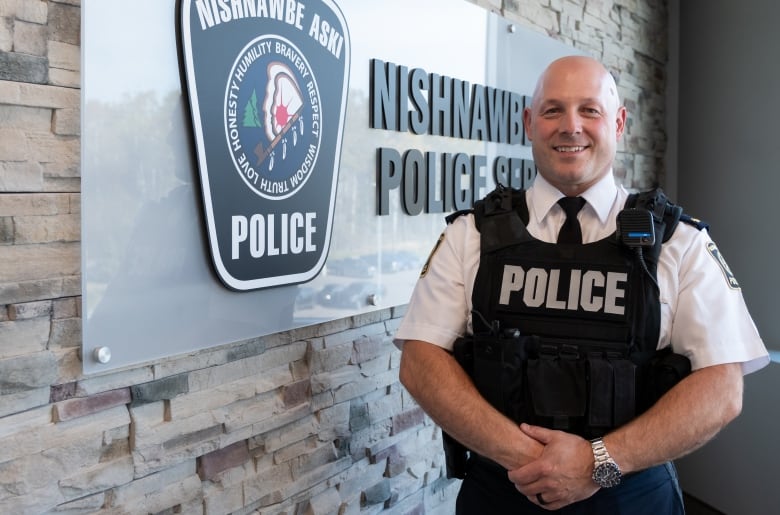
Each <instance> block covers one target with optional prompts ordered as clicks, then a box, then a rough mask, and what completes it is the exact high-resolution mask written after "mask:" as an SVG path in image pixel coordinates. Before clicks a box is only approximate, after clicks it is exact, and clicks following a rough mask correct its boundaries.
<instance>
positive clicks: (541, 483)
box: [395, 56, 769, 515]
mask: <svg viewBox="0 0 780 515" xmlns="http://www.w3.org/2000/svg"><path fill="white" fill-rule="evenodd" d="M524 123H525V128H526V132H527V134H528V136H529V138H530V139H531V140H532V146H533V157H534V161H535V163H536V166H537V168H538V171H539V174H538V176H537V178H536V179H535V181H534V184H533V185H532V186H531V187H530V188H529V189H528V190H527V191H526V192H525V202H526V204H527V211H528V220H527V225H526V229H527V231H528V233H529V234H530V235H531V236H532V238H533V239H536V240H538V241H541V242H547V243H555V242H556V239H557V238H558V233H559V231H560V229H561V227H562V226H563V225H564V222H565V220H566V218H567V215H566V213H565V212H564V210H563V208H562V207H561V205H560V204H558V200H559V199H561V198H562V197H582V198H583V199H584V205H583V206H582V207H581V209H580V210H579V212H578V213H577V214H576V215H574V216H576V217H577V221H578V222H579V223H580V226H581V237H582V242H583V243H582V244H580V245H582V247H583V248H585V247H588V244H591V243H593V242H599V241H602V240H604V239H605V238H610V237H612V238H614V234H615V230H616V225H617V223H616V219H617V217H618V213H619V212H620V211H621V210H622V209H623V208H624V204H625V201H626V198H627V197H628V193H627V192H626V190H625V189H623V188H622V187H620V186H619V185H616V183H615V180H614V177H613V175H612V165H613V160H614V158H615V154H616V148H617V143H618V141H619V140H620V138H621V136H622V134H623V131H624V129H625V123H626V109H625V107H623V106H622V105H621V104H620V101H619V98H618V91H617V86H616V84H615V82H614V80H613V78H612V76H611V75H610V73H609V72H608V71H607V70H606V69H605V68H604V66H603V65H601V64H600V63H599V62H598V61H595V60H593V59H591V58H588V57H583V56H569V57H564V58H561V59H558V60H556V61H554V62H553V63H551V64H550V65H549V67H548V68H547V69H546V70H545V71H544V72H543V74H542V75H541V77H540V78H539V81H538V83H537V86H536V89H535V91H534V94H533V98H532V103H531V106H530V107H529V108H527V109H526V110H525V112H524ZM480 244H481V234H480V231H479V230H478V229H477V227H476V225H475V217H474V215H473V214H467V215H465V216H459V217H457V218H455V219H454V220H453V221H452V223H451V224H449V225H448V226H447V227H446V229H445V231H444V233H443V234H442V237H441V238H440V240H439V242H438V243H437V244H436V246H435V247H434V250H433V251H432V253H431V255H430V257H429V260H428V263H427V264H426V266H425V267H424V269H423V272H422V274H421V276H420V279H419V280H418V283H417V285H416V287H415V289H414V292H413V294H412V298H411V301H410V303H409V306H408V310H407V313H406V315H405V317H404V319H403V320H402V322H401V325H400V326H399V328H398V330H397V333H396V335H395V343H396V345H397V346H398V347H399V348H401V349H402V359H401V366H400V379H401V382H402V384H403V385H404V387H405V388H406V389H407V390H408V391H409V392H410V394H411V395H412V396H413V397H414V398H415V399H416V401H417V402H418V403H419V404H420V406H421V407H422V408H423V409H424V410H425V411H426V413H428V415H429V416H430V417H431V418H432V419H433V420H434V421H435V422H436V423H437V424H438V425H439V426H440V427H441V428H442V429H443V430H444V431H445V432H446V433H447V434H448V435H451V436H452V437H454V438H455V439H456V440H457V441H459V442H460V443H462V444H463V445H465V446H466V447H467V448H468V449H470V451H471V453H470V455H471V458H470V459H469V462H468V465H467V471H466V475H465V479H464V481H463V483H462V485H461V489H460V492H459V495H458V499H457V512H458V513H459V514H483V513H491V514H504V513H506V514H509V513H511V514H517V513H544V512H545V511H547V510H560V511H561V512H562V513H631V514H642V513H647V514H651V513H652V514H654V515H657V514H660V513H663V514H673V513H683V512H684V509H683V503H682V496H681V493H680V489H679V486H678V484H677V479H676V473H675V471H674V468H673V466H672V465H671V460H674V459H676V458H678V457H681V456H683V455H685V454H687V453H689V452H691V451H693V450H694V449H696V448H698V447H699V446H701V445H703V444H704V443H705V442H707V441H708V440H709V439H710V438H712V437H713V436H714V435H715V434H716V433H717V432H718V431H719V430H720V429H722V428H723V427H724V426H725V425H726V424H728V423H729V422H730V421H731V420H732V419H734V418H735V417H736V416H737V415H738V414H739V413H740V410H741V406H742V378H743V375H744V374H748V373H750V372H753V371H755V370H758V369H759V368H761V367H763V366H765V365H766V364H768V363H769V356H768V353H767V350H766V348H765V346H764V344H763V342H762V340H761V338H760V337H759V335H758V333H757V330H756V328H755V325H754V323H753V321H752V319H751V317H750V315H749V313H748V312H747V309H746V306H745V303H744V300H743V297H742V295H741V292H740V290H739V286H738V284H737V282H736V281H735V280H734V278H733V276H732V275H731V272H730V271H729V269H728V267H727V266H726V264H725V262H724V261H723V260H722V258H721V257H720V255H719V254H718V252H717V247H715V245H714V243H713V242H712V240H711V239H710V237H709V235H708V233H707V231H706V230H702V229H701V228H697V227H693V226H691V225H688V224H684V223H680V224H678V226H677V227H676V229H675V230H674V233H673V234H672V236H671V237H670V238H669V239H668V241H666V242H665V243H664V244H663V246H662V249H661V251H660V255H659V256H658V263H657V274H656V278H657V283H658V290H659V291H660V295H659V298H660V323H659V324H656V325H657V326H658V327H657V328H656V331H657V333H653V334H658V338H657V340H658V341H657V348H658V349H665V348H670V349H672V350H673V351H674V354H675V355H679V356H685V357H687V358H688V359H689V360H690V365H691V369H692V372H690V374H688V375H687V376H686V377H684V378H683V379H682V380H680V381H679V382H678V383H677V384H676V385H674V386H673V387H672V388H671V389H670V390H668V392H666V393H665V394H663V395H662V396H661V397H660V399H658V400H657V402H655V404H653V405H652V406H651V407H650V408H649V409H647V410H646V411H644V412H641V413H639V414H638V415H637V416H635V417H633V418H632V419H631V420H630V421H628V422H626V423H622V424H620V425H619V426H617V427H612V428H610V429H609V430H608V431H607V432H606V433H605V434H603V435H601V436H600V437H599V438H593V439H592V441H590V439H589V438H588V437H587V436H583V435H581V434H576V432H570V431H567V430H565V429H564V430H561V429H559V428H557V426H555V424H552V425H551V426H552V427H550V425H548V427H542V425H535V424H529V423H527V422H526V421H522V420H520V421H516V420H512V418H510V417H509V416H507V415H506V414H505V413H504V412H502V411H503V410H501V409H500V408H499V407H496V406H494V404H495V403H493V404H491V403H490V402H488V401H487V400H486V398H485V392H484V389H482V390H480V389H478V388H477V386H475V383H474V381H473V380H472V378H471V377H470V376H469V375H468V373H467V372H466V371H465V370H464V368H463V367H462V366H461V365H460V364H459V363H458V362H457V361H456V360H455V358H454V357H453V355H452V352H451V351H452V350H453V345H454V342H455V341H456V340H457V339H458V338H460V337H463V336H464V335H470V334H472V332H473V330H474V327H475V325H476V324H477V323H479V324H483V322H485V323H487V324H490V321H489V320H488V321H479V320H475V317H476V316H478V315H479V314H473V313H472V310H473V309H474V299H472V292H473V291H474V289H475V288H478V291H483V290H484V285H481V284H477V285H475V279H476V277H477V271H478V269H479V265H480V257H481V254H480V252H481V247H480ZM553 247H560V244H558V245H553ZM542 268H543V270H542V271H543V272H544V273H548V274H549V273H551V272H552V271H553V269H554V266H553V265H550V266H548V267H547V268H544V267H542ZM518 270H520V269H518ZM521 271H522V270H521ZM578 273H579V272H578ZM521 276H522V274H519V275H517V276H513V279H511V280H510V281H509V282H510V284H511V288H509V291H507V292H503V293H502V294H501V295H505V297H503V298H504V299H507V298H515V297H511V296H512V295H515V296H517V295H520V298H521V299H522V294H523V291H522V288H523V287H524V286H525V283H523V280H528V277H527V276H528V274H525V277H524V278H523V277H521ZM480 277H481V276H480ZM492 282H493V283H495V282H496V281H492ZM614 284H618V283H614ZM614 284H613V285H614ZM536 286H538V285H536ZM548 286H549V285H548ZM504 287H506V284H504ZM490 288H493V290H491V292H490V293H489V295H491V296H492V295H495V296H496V298H498V295H499V293H497V292H496V291H494V290H496V289H498V288H499V286H498V285H496V286H490ZM616 291H617V290H616ZM591 294H592V292H591ZM529 295H530V296H531V297H533V294H532V293H529ZM578 295H579V292H578V293H577V294H575V295H573V296H570V297H568V299H570V300H571V299H573V303H572V302H569V303H568V304H567V300H566V299H567V298H564V299H557V298H553V299H552V300H550V298H549V296H548V297H547V298H546V300H545V298H541V299H539V302H541V304H542V306H540V307H539V308H538V309H547V310H549V309H552V305H551V303H555V308H556V309H562V310H563V312H565V311H566V309H574V310H575V311H578V312H581V311H583V309H582V306H578V305H577V304H578V302H579V301H578V299H580V296H578ZM583 295H584V294H583ZM615 295H618V296H619V294H615ZM582 298H584V297H582ZM594 298H595V297H593V298H592V299H590V300H593V299H594ZM477 300H478V301H479V302H481V300H480V299H477ZM527 300H528V299H526V301H527ZM586 300H588V299H586ZM619 300H620V299H619V298H618V301H619ZM539 302H537V304H538V303H539ZM545 304H546V306H545ZM599 306H600V307H599ZM599 306H596V308H598V309H596V308H593V310H594V312H597V311H599V309H601V310H602V311H603V309H604V307H603V299H602V303H601V304H600V305H599ZM526 308H527V309H531V308H529V307H528V306H525V308H524V309H526ZM586 311H587V310H586ZM572 313H574V311H572ZM479 316H481V315H479ZM594 316H598V313H595V314H594ZM604 316H606V315H604ZM565 320H566V319H565V317H564V318H563V319H561V321H562V322H561V324H562V325H565ZM634 322H636V320H635V321H634ZM541 386H542V387H543V386H544V385H541ZM548 386H549V388H548V392H552V391H555V387H556V385H553V384H550V385H548ZM536 387H537V388H539V387H540V385H536ZM480 388H482V387H480ZM637 393H638V394H641V393H642V392H637ZM518 422H520V423H518Z"/></svg>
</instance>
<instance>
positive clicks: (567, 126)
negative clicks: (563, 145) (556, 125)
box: [560, 112, 582, 134]
mask: <svg viewBox="0 0 780 515" xmlns="http://www.w3.org/2000/svg"><path fill="white" fill-rule="evenodd" d="M560 130H561V132H564V133H566V134H579V133H580V132H582V119H581V118H580V116H579V114H578V113H576V112H566V113H565V114H564V115H563V116H562V117H561V125H560Z"/></svg>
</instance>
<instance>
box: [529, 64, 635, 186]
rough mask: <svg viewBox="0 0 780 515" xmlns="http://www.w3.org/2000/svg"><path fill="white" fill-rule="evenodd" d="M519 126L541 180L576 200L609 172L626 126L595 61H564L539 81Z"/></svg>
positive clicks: (610, 85) (606, 73)
mask: <svg viewBox="0 0 780 515" xmlns="http://www.w3.org/2000/svg"><path fill="white" fill-rule="evenodd" d="M523 123H524V125H525V131H526V135H527V136H528V138H529V139H530V140H531V151H532V153H533V156H534V163H535V164H536V169H537V170H538V171H539V174H540V175H542V176H543V177H544V178H545V179H547V181H548V182H549V183H550V184H552V185H553V186H555V187H556V188H558V190H560V191H561V192H562V193H563V194H564V195H568V196H574V195H579V194H581V193H582V192H583V191H585V190H587V189H588V188H590V187H591V186H592V185H593V184H595V183H596V182H597V181H599V180H601V179H602V178H603V177H605V176H606V175H607V174H608V173H609V172H610V171H611V170H612V163H613V161H614V159H615V155H616V151H617V143H618V140H619V139H620V137H621V136H622V134H623V130H624V128H625V125H626V109H625V107H623V106H621V105H620V99H619V98H618V92H617V86H616V85H615V79H614V78H613V77H612V75H611V74H610V73H609V71H608V70H607V69H606V68H605V67H604V66H603V65H602V64H601V63H599V62H598V61H596V60H595V59H592V58H590V57H584V56H568V57H563V58H561V59H558V60H556V61H553V62H552V63H551V64H550V65H549V66H548V67H547V68H546V69H545V71H544V72H543V73H542V75H541V77H539V82H538V83H537V85H536V89H535V90H534V94H533V97H532V100H531V105H530V106H529V107H526V108H525V110H524V111H523Z"/></svg>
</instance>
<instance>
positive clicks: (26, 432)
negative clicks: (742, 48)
mask: <svg viewBox="0 0 780 515" xmlns="http://www.w3.org/2000/svg"><path fill="white" fill-rule="evenodd" d="M474 3H476V4H478V5H480V6H482V7H484V8H486V9H489V10H491V11H493V12H496V13H499V14H501V15H503V16H504V17H506V18H507V19H509V20H511V21H513V22H515V23H518V24H522V25H524V26H527V27H530V28H533V29H535V30H539V31H542V32H544V33H546V34H548V35H550V36H551V37H554V38H557V39H560V40H562V41H565V42H567V43H569V44H571V45H573V46H575V47H577V48H579V49H582V50H583V51H585V52H587V53H589V54H591V55H593V56H594V57H597V58H599V59H602V60H603V61H604V62H605V63H606V64H607V66H608V67H609V68H610V70H611V71H612V72H613V73H614V74H615V76H616V78H617V80H618V84H619V89H620V93H621V96H622V97H623V99H624V102H625V104H626V105H627V106H628V108H629V123H628V127H627V132H626V137H625V139H624V142H623V143H622V145H621V147H620V155H619V160H618V166H617V169H616V173H617V175H618V177H619V178H620V179H621V180H622V181H623V183H624V184H625V185H626V186H628V187H629V188H643V187H646V186H648V185H650V184H652V183H654V182H657V181H659V180H660V178H661V177H662V174H663V168H662V166H663V162H662V157H663V151H664V148H665V134H664V130H663V126H664V113H663V111H664V85H665V74H664V66H665V63H666V45H665V38H664V37H660V35H663V34H665V30H666V29H665V27H666V4H665V2H664V1H653V2H644V1H639V0H614V1H612V0H527V1H526V0H523V1H520V0H503V1H501V0H475V2H474ZM171 5H173V1H172V0H171ZM80 15H81V7H80V1H79V0H0V513H14V514H16V513H24V514H37V513H129V514H130V513H131V514H136V513H186V514H226V513H236V514H250V513H252V514H293V513H295V514H311V515H320V514H340V515H357V514H379V513H392V514H424V513H426V514H434V515H438V514H449V513H452V512H453V503H454V497H455V494H456V493H457V489H458V482H457V481H453V480H449V479H447V478H446V476H445V472H444V456H443V453H442V451H441V431H440V429H439V428H438V427H436V426H435V425H434V424H433V423H432V422H431V421H430V419H428V418H427V416H426V415H425V414H424V413H423V412H422V410H421V409H420V408H419V406H417V405H416V403H415V402H414V400H413V399H411V398H410V397H409V395H408V394H407V392H406V391H405V390H404V389H403V388H402V387H401V386H400V384H399V382H398V366H399V362H400V353H399V352H398V351H397V350H396V349H395V347H394V346H393V345H392V343H391V338H392V335H393V333H394V331H395V329H396V327H397V325H398V323H399V320H400V317H401V316H402V315H403V312H404V307H403V306H399V307H393V308H387V309H383V310H380V311H376V312H373V313H368V314H363V315H358V316H353V317H349V318H345V319H341V320H336V321H332V322H328V323H325V324H321V325H318V326H312V327H308V328H303V329H298V330H294V331H289V332H285V333H280V334H275V335H270V336H265V337H259V338H253V339H249V340H246V341H241V342H236V343H233V344H229V345H224V346H220V347H215V348H211V349H206V350H202V351H198V352H194V353H192V354H189V355H185V356H174V357H170V358H166V359H162V360H159V361H157V362H155V363H152V364H146V365H143V366H135V367H130V368H127V369H121V370H117V371H113V372H108V373H105V374H98V375H93V376H89V377H85V376H83V375H82V374H81V356H80V349H81V317H82V313H81V265H80V260H81V255H80V252H81V249H80V238H81V236H80V217H81V209H80V204H81V194H80V176H79V175H80V163H79V159H80V155H79V145H80V120H79V117H80V91H79V87H80V85H79V75H80V62H79V54H80V47H79V46H80ZM139 37H143V35H142V34H139Z"/></svg>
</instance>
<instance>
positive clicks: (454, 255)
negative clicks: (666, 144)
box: [394, 174, 769, 374]
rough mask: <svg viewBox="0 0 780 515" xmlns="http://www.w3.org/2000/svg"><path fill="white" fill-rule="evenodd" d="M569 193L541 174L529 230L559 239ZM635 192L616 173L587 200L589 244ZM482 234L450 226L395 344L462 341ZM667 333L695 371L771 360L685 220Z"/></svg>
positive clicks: (674, 249) (673, 256) (750, 367)
mask: <svg viewBox="0 0 780 515" xmlns="http://www.w3.org/2000/svg"><path fill="white" fill-rule="evenodd" d="M562 196H563V194H562V193H561V192H560V191H558V190H557V189H556V188H555V187H553V186H552V185H551V184H550V183H548V182H547V181H546V180H545V179H544V178H543V177H542V176H541V175H538V176H537V177H536V179H535V180H534V184H533V186H532V187H531V188H529V189H528V191H527V193H526V200H527V203H528V213H529V221H528V231H529V232H530V234H531V235H532V236H533V237H535V238H537V239H540V240H543V241H546V242H554V241H555V240H556V238H557V234H558V230H559V229H560V227H561V225H562V224H563V222H564V220H565V218H566V215H565V214H564V212H563V210H562V209H561V208H560V206H558V204H557V201H558V199H560V198H561V197H562ZM627 196H628V192H627V191H626V190H625V189H624V188H622V187H619V186H617V185H616V184H615V181H614V178H613V176H612V174H607V175H606V176H605V177H604V179H602V180H600V181H599V182H598V183H596V184H595V185H593V186H592V187H591V188H590V189H588V190H587V191H586V192H585V193H583V194H582V197H584V198H585V200H586V201H587V204H586V205H585V207H583V209H582V210H581V211H580V213H579V215H578V219H579V220H580V224H581V226H582V238H583V242H584V243H590V242H593V241H598V240H600V239H602V238H605V237H607V236H609V235H611V234H612V233H613V232H614V231H615V221H616V219H617V214H618V213H619V212H620V210H621V209H623V206H624V204H625V201H626V198H627ZM479 246H480V235H479V231H477V229H476V227H475V225H474V217H473V216H472V215H465V216H460V217H458V218H457V219H456V220H455V221H454V222H453V223H452V224H450V225H448V226H447V227H446V228H445V230H444V232H443V233H442V236H441V237H440V239H439V241H438V242H437V244H436V246H435V248H434V250H433V251H432V252H431V256H430V257H429V260H428V263H427V266H426V270H425V273H424V274H422V275H421V277H420V279H419V280H418V282H417V284H416V286H415V288H414V291H413V293H412V297H411V300H410V302H409V306H408V309H407V312H406V315H405V316H404V318H403V320H402V321H401V325H400V326H399V328H398V330H397V332H396V334H395V339H394V342H395V344H396V345H397V346H398V347H399V348H400V347H402V346H403V342H404V341H405V340H422V341H426V342H429V343H432V344H435V345H438V346H440V347H443V348H445V349H449V350H451V349H452V345H453V343H454V341H455V339H456V338H458V337H460V336H463V335H464V334H470V333H471V293H472V287H473V284H474V278H475V277H476V274H477V269H478V267H479ZM657 279H658V284H659V286H660V291H661V331H660V337H659V342H658V348H659V349H660V348H663V347H666V346H668V345H670V344H671V346H672V348H673V349H674V351H675V352H676V353H679V354H683V355H685V356H687V357H688V358H689V359H690V360H691V364H692V368H693V369H694V370H696V369H699V368H704V367H707V366H712V365H719V364H724V363H742V369H743V373H744V374H748V373H750V372H754V371H756V370H758V369H760V368H762V367H764V366H766V365H767V364H768V363H769V353H768V352H767V349H766V347H765V346H764V343H763V341H762V340H761V337H760V336H759V334H758V331H757V329H756V326H755V324H754V322H753V319H752V318H751V316H750V314H749V313H748V310H747V306H746V305H745V301H744V299H743V297H742V292H741V290H740V289H739V286H738V285H737V284H736V282H735V281H733V276H731V272H730V271H729V270H728V266H727V265H726V264H725V261H723V260H722V259H719V253H718V251H717V248H716V247H715V245H714V243H713V242H712V239H710V236H709V234H708V233H707V231H706V230H701V231H700V230H698V229H696V228H694V227H691V226H689V225H687V224H685V223H679V224H678V225H677V229H676V230H675V232H674V234H673V235H672V237H671V238H670V239H669V241H667V242H666V243H665V244H664V245H663V247H662V250H661V255H660V256H659V260H658V272H657Z"/></svg>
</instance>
